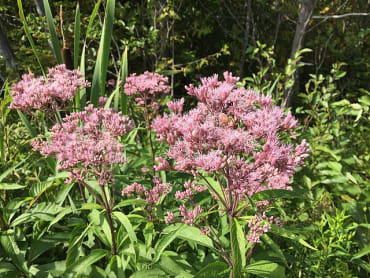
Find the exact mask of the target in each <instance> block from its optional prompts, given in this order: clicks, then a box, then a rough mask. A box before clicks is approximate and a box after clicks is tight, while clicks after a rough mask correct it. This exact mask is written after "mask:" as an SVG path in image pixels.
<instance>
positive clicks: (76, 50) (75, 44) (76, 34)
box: [73, 2, 81, 69]
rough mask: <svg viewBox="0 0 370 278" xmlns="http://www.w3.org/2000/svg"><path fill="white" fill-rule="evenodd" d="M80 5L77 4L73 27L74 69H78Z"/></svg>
mask: <svg viewBox="0 0 370 278" xmlns="http://www.w3.org/2000/svg"><path fill="white" fill-rule="evenodd" d="M80 21H81V15H80V4H79V3H78V2H77V5H76V15H75V26H74V41H73V66H74V68H75V69H77V68H78V54H79V51H80V35H81V32H80Z"/></svg>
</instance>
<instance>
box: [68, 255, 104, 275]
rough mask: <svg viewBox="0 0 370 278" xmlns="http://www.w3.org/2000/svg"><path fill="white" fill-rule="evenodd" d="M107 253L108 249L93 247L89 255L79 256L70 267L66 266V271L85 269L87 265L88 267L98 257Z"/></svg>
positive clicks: (79, 271) (97, 259)
mask: <svg viewBox="0 0 370 278" xmlns="http://www.w3.org/2000/svg"><path fill="white" fill-rule="evenodd" d="M108 254H109V251H108V250H104V249H94V250H92V251H91V252H90V254H89V255H87V256H85V257H82V258H80V259H79V260H78V261H77V262H75V263H74V264H72V265H71V266H70V267H68V268H67V271H68V272H75V273H81V272H83V271H85V270H86V268H87V267H89V266H90V265H92V264H93V263H95V262H97V261H99V260H100V259H102V258H104V257H105V256H107V255H108Z"/></svg>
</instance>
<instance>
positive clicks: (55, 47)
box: [43, 0, 63, 64]
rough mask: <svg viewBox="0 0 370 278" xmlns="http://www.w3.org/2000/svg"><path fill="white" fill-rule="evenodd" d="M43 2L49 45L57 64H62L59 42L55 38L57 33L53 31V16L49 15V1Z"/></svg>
mask: <svg viewBox="0 0 370 278" xmlns="http://www.w3.org/2000/svg"><path fill="white" fill-rule="evenodd" d="M43 1H44V8H45V16H46V21H47V23H48V28H49V32H50V35H51V43H52V45H53V50H54V54H55V58H56V59H57V63H58V64H63V59H62V54H61V51H60V42H59V40H58V37H57V32H56V31H55V26H54V22H53V15H52V14H51V10H50V5H49V1H48V0H43Z"/></svg>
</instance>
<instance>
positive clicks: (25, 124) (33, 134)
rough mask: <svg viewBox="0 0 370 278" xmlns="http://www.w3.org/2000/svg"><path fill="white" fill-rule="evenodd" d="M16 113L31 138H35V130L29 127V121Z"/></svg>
mask: <svg viewBox="0 0 370 278" xmlns="http://www.w3.org/2000/svg"><path fill="white" fill-rule="evenodd" d="M17 113H18V115H19V118H20V119H21V121H22V123H23V124H24V126H25V127H26V128H27V130H28V132H29V133H30V134H31V136H32V138H34V137H36V136H37V132H36V130H35V129H34V128H33V126H32V125H31V123H30V121H29V120H28V119H27V117H26V116H25V115H24V114H23V113H22V112H21V111H19V110H17Z"/></svg>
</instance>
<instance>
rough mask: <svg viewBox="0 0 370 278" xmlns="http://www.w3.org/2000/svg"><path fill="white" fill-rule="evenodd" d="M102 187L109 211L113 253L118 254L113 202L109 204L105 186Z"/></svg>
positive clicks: (106, 207)
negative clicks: (113, 219)
mask: <svg viewBox="0 0 370 278" xmlns="http://www.w3.org/2000/svg"><path fill="white" fill-rule="evenodd" d="M100 188H101V190H102V191H103V198H104V203H105V210H106V212H107V218H108V223H109V228H110V235H111V237H112V255H117V247H116V238H115V236H114V227H113V221H112V209H111V204H109V202H108V198H107V194H106V193H105V186H104V185H101V186H100Z"/></svg>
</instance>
